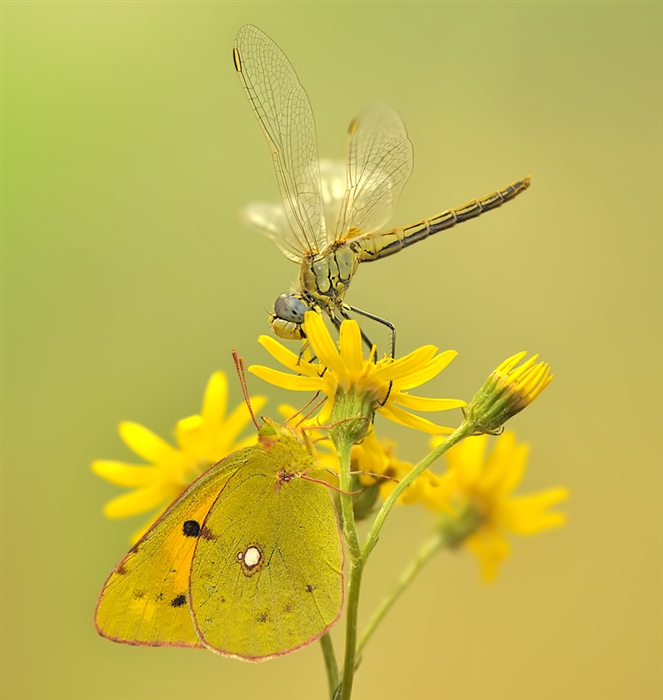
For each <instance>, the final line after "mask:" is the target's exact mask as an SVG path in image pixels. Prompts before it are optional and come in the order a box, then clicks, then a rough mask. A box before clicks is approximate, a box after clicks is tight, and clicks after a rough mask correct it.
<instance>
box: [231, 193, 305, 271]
mask: <svg viewBox="0 0 663 700" xmlns="http://www.w3.org/2000/svg"><path fill="white" fill-rule="evenodd" d="M239 218H240V220H241V221H242V223H243V224H246V225H247V226H250V227H251V228H254V229H256V230H257V231H260V233H262V234H264V235H265V236H267V238H269V239H270V240H272V241H274V243H276V247H277V248H278V249H279V250H280V251H281V252H282V253H283V255H285V256H286V258H289V259H290V260H292V261H293V262H296V263H301V262H302V260H303V259H304V258H303V257H302V255H301V253H295V252H293V250H292V246H291V245H289V244H288V235H289V234H290V222H289V221H288V217H287V216H286V215H285V209H284V208H283V206H282V205H281V204H267V203H265V202H255V203H253V204H249V205H248V206H246V207H244V209H242V211H241V212H240V213H239Z"/></svg>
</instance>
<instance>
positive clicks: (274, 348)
mask: <svg viewBox="0 0 663 700" xmlns="http://www.w3.org/2000/svg"><path fill="white" fill-rule="evenodd" d="M258 342H259V343H260V344H261V345H262V346H263V347H264V348H265V350H267V352H268V353H269V354H270V355H271V356H272V357H273V358H274V359H275V360H276V361H277V362H280V363H281V364H282V365H284V366H285V367H287V368H288V369H289V370H291V371H292V372H295V373H296V374H306V375H307V376H309V377H315V376H318V375H319V372H321V371H322V368H321V367H319V366H318V365H316V364H314V363H311V362H307V361H306V360H304V359H303V358H301V357H300V356H299V355H296V354H295V353H294V352H292V351H290V350H288V348H286V347H285V346H284V345H283V344H282V343H279V342H278V340H276V339H275V338H272V337H271V336H268V335H261V336H260V337H259V338H258Z"/></svg>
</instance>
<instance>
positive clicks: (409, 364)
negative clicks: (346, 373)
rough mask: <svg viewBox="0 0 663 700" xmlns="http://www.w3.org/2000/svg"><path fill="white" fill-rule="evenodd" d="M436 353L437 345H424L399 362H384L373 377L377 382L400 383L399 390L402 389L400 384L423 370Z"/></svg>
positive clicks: (399, 359) (379, 365)
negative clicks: (414, 373)
mask: <svg viewBox="0 0 663 700" xmlns="http://www.w3.org/2000/svg"><path fill="white" fill-rule="evenodd" d="M436 352H437V348H436V347H435V345H424V346H422V347H420V348H417V349H416V350H413V351H412V352H411V353H409V354H408V355H405V357H400V358H398V359H397V360H393V361H392V360H383V361H382V362H381V363H379V364H378V368H377V369H376V370H375V371H374V372H372V374H371V376H372V377H373V379H374V380H375V381H383V382H392V381H393V382H399V388H401V383H400V382H401V381H402V380H404V379H405V378H406V377H408V376H409V375H410V374H412V372H415V371H419V370H421V369H423V368H424V367H425V366H426V364H428V362H430V361H431V359H432V358H433V357H434V355H435V353H436ZM405 388H409V387H405Z"/></svg>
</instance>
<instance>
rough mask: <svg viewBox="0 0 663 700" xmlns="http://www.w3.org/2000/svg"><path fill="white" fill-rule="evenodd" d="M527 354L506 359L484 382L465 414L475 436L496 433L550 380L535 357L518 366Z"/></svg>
mask: <svg viewBox="0 0 663 700" xmlns="http://www.w3.org/2000/svg"><path fill="white" fill-rule="evenodd" d="M525 355H527V353H526V352H519V353H518V354H516V355H513V356H512V357H510V358H509V359H508V360H505V361H504V362H503V363H502V364H501V365H500V366H499V367H498V368H497V369H496V370H495V371H494V372H493V373H492V374H491V375H490V377H488V379H487V380H486V383H485V384H484V385H483V386H482V387H481V389H480V390H479V391H478V393H477V394H476V396H475V397H474V398H473V399H472V401H471V402H470V405H469V406H468V407H467V411H466V420H467V421H468V422H470V423H472V424H473V425H474V428H475V431H476V432H477V433H495V431H497V430H499V429H500V428H501V426H502V425H504V423H506V421H508V420H509V418H512V417H513V416H515V415H516V413H520V411H522V410H523V408H525V407H526V406H529V404H531V403H532V401H534V399H535V398H536V397H537V396H538V395H539V394H540V393H541V392H542V391H543V390H544V389H545V388H546V387H547V386H548V384H550V382H551V381H552V379H553V376H554V375H552V374H550V367H549V365H548V364H547V363H545V362H539V363H537V364H535V362H536V360H537V358H538V357H539V356H538V355H534V357H530V359H529V360H527V361H526V362H524V363H523V364H522V365H520V366H519V367H517V366H516V365H518V363H519V362H520V361H521V360H522V359H523V358H524V357H525Z"/></svg>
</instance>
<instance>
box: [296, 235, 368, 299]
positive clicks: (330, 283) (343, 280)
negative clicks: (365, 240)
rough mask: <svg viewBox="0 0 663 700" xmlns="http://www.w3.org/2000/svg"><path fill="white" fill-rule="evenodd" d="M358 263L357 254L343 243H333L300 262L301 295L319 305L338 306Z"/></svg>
mask: <svg viewBox="0 0 663 700" xmlns="http://www.w3.org/2000/svg"><path fill="white" fill-rule="evenodd" d="M358 265H359V257H358V255H357V254H356V253H355V251H354V250H353V249H352V248H350V246H349V245H348V244H347V243H345V242H341V243H333V244H332V245H330V246H329V247H328V248H327V249H325V250H324V251H322V252H321V253H319V254H318V255H316V256H314V257H311V258H309V259H307V260H304V261H303V262H302V266H301V269H300V273H299V283H300V285H301V290H302V296H303V297H304V299H314V300H315V301H316V302H317V303H318V304H319V305H320V306H322V307H323V308H335V307H338V306H340V305H341V304H342V302H343V297H344V296H345V292H346V291H347V289H348V286H349V285H350V281H351V280H352V277H353V276H354V274H355V272H356V271H357V267H358Z"/></svg>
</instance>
